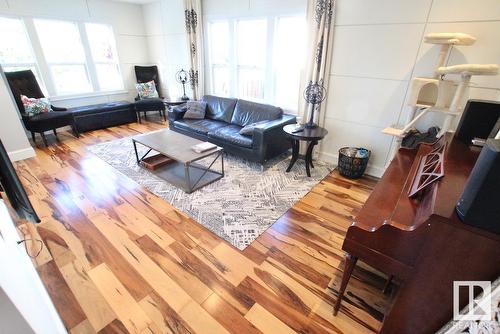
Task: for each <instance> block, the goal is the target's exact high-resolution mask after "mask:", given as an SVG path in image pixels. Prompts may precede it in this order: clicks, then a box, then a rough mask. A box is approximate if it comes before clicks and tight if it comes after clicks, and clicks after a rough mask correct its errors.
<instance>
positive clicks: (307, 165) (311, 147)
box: [305, 140, 318, 177]
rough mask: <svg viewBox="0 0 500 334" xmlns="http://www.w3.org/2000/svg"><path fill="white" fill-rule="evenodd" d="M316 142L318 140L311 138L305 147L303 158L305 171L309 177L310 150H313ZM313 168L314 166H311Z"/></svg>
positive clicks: (310, 164)
mask: <svg viewBox="0 0 500 334" xmlns="http://www.w3.org/2000/svg"><path fill="white" fill-rule="evenodd" d="M316 144H318V141H317V140H313V141H311V142H310V143H309V146H308V147H307V152H306V157H305V160H306V173H307V176H309V177H311V169H310V166H312V152H313V149H314V146H316ZM313 168H314V166H313Z"/></svg>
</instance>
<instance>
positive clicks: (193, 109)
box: [184, 101, 207, 119]
mask: <svg viewBox="0 0 500 334" xmlns="http://www.w3.org/2000/svg"><path fill="white" fill-rule="evenodd" d="M186 106H187V110H186V112H185V113H184V119H203V118H205V112H206V110H207V103H206V102H204V101H188V102H187V103H186Z"/></svg>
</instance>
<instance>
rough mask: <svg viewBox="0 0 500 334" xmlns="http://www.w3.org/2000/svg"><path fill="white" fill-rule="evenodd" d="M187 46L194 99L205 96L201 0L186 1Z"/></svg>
mask: <svg viewBox="0 0 500 334" xmlns="http://www.w3.org/2000/svg"><path fill="white" fill-rule="evenodd" d="M184 15H185V22H186V34H187V46H188V54H189V66H190V68H189V71H188V74H189V79H190V82H189V83H190V85H191V90H192V93H193V99H194V100H198V99H199V98H201V97H202V96H203V88H204V77H203V69H204V63H203V31H202V28H203V24H202V19H201V15H202V13H201V0H184Z"/></svg>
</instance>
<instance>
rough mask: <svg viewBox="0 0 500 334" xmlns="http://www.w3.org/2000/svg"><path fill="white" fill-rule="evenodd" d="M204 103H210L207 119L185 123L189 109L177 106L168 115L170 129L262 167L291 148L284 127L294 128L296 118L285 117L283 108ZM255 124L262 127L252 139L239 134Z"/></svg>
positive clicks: (239, 102) (210, 99)
mask: <svg viewBox="0 0 500 334" xmlns="http://www.w3.org/2000/svg"><path fill="white" fill-rule="evenodd" d="M202 100H203V101H205V102H207V110H206V114H205V118H204V119H183V116H184V113H185V112H186V109H187V107H186V105H181V106H177V107H174V108H172V109H171V110H170V111H169V112H168V119H169V127H170V129H171V130H173V131H177V132H179V133H182V134H185V135H188V136H190V137H194V138H197V139H200V140H203V141H209V142H211V143H214V144H216V145H219V146H221V147H223V148H224V150H225V151H226V152H228V153H231V154H234V155H237V156H240V157H243V158H245V159H247V160H249V161H254V162H258V163H261V164H262V163H264V162H265V161H267V160H269V159H271V158H273V157H275V156H277V155H279V154H281V153H283V152H286V151H287V150H288V149H289V148H290V147H291V142H290V140H289V139H288V138H287V137H286V136H285V133H284V132H283V126H285V125H286V124H294V123H295V121H296V120H295V116H294V115H289V114H284V113H283V110H282V109H281V108H278V107H274V106H271V105H267V104H261V103H255V102H250V101H245V100H238V99H231V98H223V97H217V96H212V95H205V96H203V98H202ZM263 121H267V122H263ZM256 122H263V123H260V124H259V125H258V126H257V127H256V128H255V129H254V131H253V135H251V136H246V135H241V134H240V133H239V131H240V130H241V129H242V128H243V127H244V126H246V125H249V124H252V123H256Z"/></svg>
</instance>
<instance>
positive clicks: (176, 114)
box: [168, 104, 187, 122]
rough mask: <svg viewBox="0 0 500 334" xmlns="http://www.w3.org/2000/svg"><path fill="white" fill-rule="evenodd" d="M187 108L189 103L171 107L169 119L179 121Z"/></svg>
mask: <svg viewBox="0 0 500 334" xmlns="http://www.w3.org/2000/svg"><path fill="white" fill-rule="evenodd" d="M186 110H187V105H186V104H181V105H178V106H175V107H173V108H170V110H169V111H168V120H169V121H170V122H174V121H178V120H180V119H182V118H183V117H184V113H185V112H186Z"/></svg>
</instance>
